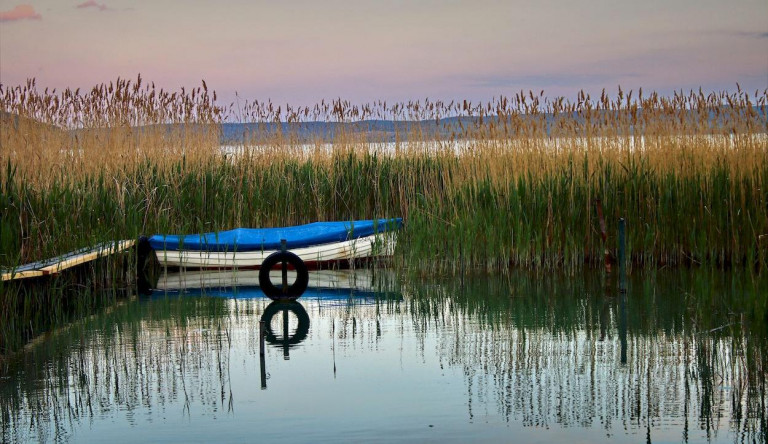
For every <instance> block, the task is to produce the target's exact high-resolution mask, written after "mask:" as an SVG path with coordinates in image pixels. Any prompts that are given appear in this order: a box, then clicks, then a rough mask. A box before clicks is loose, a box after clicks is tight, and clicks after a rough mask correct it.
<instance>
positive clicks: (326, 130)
mask: <svg viewBox="0 0 768 444" xmlns="http://www.w3.org/2000/svg"><path fill="white" fill-rule="evenodd" d="M754 110H755V112H756V114H757V116H758V122H760V123H759V124H760V125H761V126H762V128H761V129H762V131H761V132H763V133H768V118H767V117H766V112H765V111H764V110H760V109H759V108H757V107H755V108H754ZM625 112H626V111H621V113H625ZM604 113H613V114H616V115H615V116H602V117H603V118H605V120H607V121H609V120H611V119H609V118H607V117H614V118H622V117H623V116H621V115H619V114H618V113H620V112H619V111H606V112H604ZM638 113H639V114H640V116H642V110H640V111H638ZM697 115H698V114H697V113H696V112H694V111H690V112H689V115H688V116H687V119H690V120H691V121H694V120H695V119H696V118H697ZM542 117H543V119H544V125H545V126H546V129H545V131H546V133H547V134H550V132H551V129H552V127H553V126H554V125H555V123H556V119H555V117H554V116H553V115H552V114H539V115H536V116H533V115H525V114H520V115H516V116H515V119H516V122H515V123H514V125H509V127H508V128H507V131H508V133H507V134H509V135H514V134H515V131H517V130H519V128H521V127H525V125H526V120H529V121H530V122H531V123H533V121H537V122H539V124H541V119H542ZM559 118H567V119H569V120H571V121H574V122H579V121H581V120H583V117H580V116H579V115H578V114H577V113H573V114H572V115H571V116H568V115H564V114H560V117H559ZM708 119H709V120H710V121H711V123H712V125H713V126H716V127H723V126H724V125H726V122H725V121H724V118H723V117H722V116H720V117H718V116H717V114H716V113H715V112H713V111H710V112H709V116H708ZM20 122H26V123H29V124H31V125H41V126H45V127H47V129H49V130H57V131H65V130H63V129H61V128H59V127H56V126H53V125H50V124H47V123H43V122H39V121H36V120H33V119H30V118H27V117H22V116H19V115H17V114H11V113H8V112H0V123H3V124H8V123H10V124H12V125H13V126H14V127H18V126H19V124H20ZM503 124H504V122H503V121H502V120H501V119H500V118H499V117H497V116H484V117H475V116H462V117H446V118H441V119H439V120H435V119H430V120H411V121H396V120H364V121H358V122H319V121H315V122H264V123H222V124H221V125H220V130H221V132H220V141H221V143H222V144H237V143H243V142H248V141H252V142H258V141H260V140H265V139H270V138H272V137H274V136H275V135H277V134H279V133H281V134H284V135H286V136H288V135H290V137H292V138H294V140H298V141H300V142H301V141H305V142H313V141H317V140H320V141H325V142H330V141H333V140H335V139H337V138H338V137H339V136H340V135H342V134H344V135H346V136H354V135H355V134H361V135H362V134H365V135H367V137H368V138H369V139H372V140H378V141H381V142H394V141H396V140H397V139H398V138H399V139H401V140H402V139H407V138H408V137H409V136H411V135H414V134H417V135H418V138H420V139H448V138H462V137H465V136H466V134H467V132H468V131H467V130H468V129H471V128H482V127H490V126H491V125H494V126H497V127H498V131H497V132H496V134H500V135H501V134H505V133H504V128H503ZM185 126H186V125H185V124H178V123H177V124H156V125H148V126H143V127H137V128H136V129H137V130H138V131H139V133H140V132H141V131H142V130H150V129H151V130H157V129H158V128H165V129H166V130H167V131H169V132H170V131H173V130H179V129H180V128H182V129H183V128H185ZM192 126H194V127H196V128H198V129H199V128H200V127H201V126H202V127H206V130H207V129H211V128H210V127H209V126H208V125H192ZM104 130H105V128H99V129H96V128H94V129H75V130H71V135H77V134H78V133H81V132H91V131H104ZM630 132H634V129H630Z"/></svg>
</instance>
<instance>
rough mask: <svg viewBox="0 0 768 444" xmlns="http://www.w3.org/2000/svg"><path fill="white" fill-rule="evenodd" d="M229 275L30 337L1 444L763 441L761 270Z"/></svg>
mask: <svg viewBox="0 0 768 444" xmlns="http://www.w3.org/2000/svg"><path fill="white" fill-rule="evenodd" d="M227 279H228V277H227V276H226V275H219V276H217V277H216V279H208V278H206V277H204V276H197V275H193V276H192V277H191V278H190V277H188V278H187V279H179V276H165V280H163V279H161V284H160V286H161V287H163V288H164V290H156V291H154V292H153V294H152V295H149V296H140V297H132V298H127V299H124V300H121V301H120V302H119V303H118V304H116V305H114V306H111V307H108V308H106V309H104V310H103V311H101V312H99V313H95V314H93V315H92V316H89V317H87V318H84V319H82V320H80V321H78V322H76V323H73V324H70V325H67V326H65V327H63V328H59V329H57V330H55V331H52V332H50V333H48V334H46V335H44V336H41V337H39V338H37V339H35V340H34V341H32V343H30V344H28V345H27V346H26V347H25V349H24V350H23V351H22V352H20V353H18V354H17V355H15V356H13V357H12V358H11V359H10V362H9V364H8V368H7V371H6V372H5V374H3V375H2V376H1V377H0V402H1V403H2V418H0V421H1V422H0V426H1V427H0V429H1V430H2V435H1V436H2V441H3V442H31V441H41V442H62V441H76V442H85V443H87V442H99V443H101V442H113V443H117V442H206V443H207V442H277V441H280V442H391V441H418V442H467V441H473V442H553V441H557V442H632V443H635V442H753V441H756V442H765V441H766V436H767V435H766V434H767V433H768V425H767V423H766V398H767V396H766V382H767V381H768V375H767V373H766V369H767V368H768V367H766V360H767V359H768V340H767V339H766V337H768V330H766V325H768V322H766V318H765V316H766V315H765V313H766V311H765V307H766V302H765V299H766V296H765V295H766V294H768V285H766V282H765V281H766V279H765V278H757V277H755V276H751V275H750V274H748V273H741V272H739V273H736V272H733V273H721V272H718V271H711V270H693V271H691V270H669V271H658V272H651V273H644V274H641V273H636V274H635V275H633V276H630V279H629V289H628V291H627V294H626V295H625V296H622V295H621V294H620V293H619V292H618V291H617V282H616V276H615V275H606V274H605V273H603V272H601V271H598V272H585V273H584V274H580V275H578V276H567V275H549V274H546V275H544V274H536V273H529V272H510V273H509V274H506V275H496V276H474V277H464V278H455V277H450V278H448V277H446V278H423V277H398V276H395V275H394V274H392V273H391V272H388V271H386V270H353V271H328V272H319V273H317V274H315V275H314V276H313V278H312V280H311V283H310V289H309V290H308V292H307V293H306V294H305V295H304V296H302V297H301V298H300V299H299V300H298V301H297V302H296V303H292V304H280V303H272V302H271V301H270V300H269V299H267V298H265V297H264V296H263V294H261V292H260V291H259V290H258V288H257V287H252V286H248V284H249V282H250V280H249V278H248V276H244V277H243V278H240V279H239V280H238V284H239V285H241V286H239V287H228V286H227ZM191 281H199V282H206V283H207V285H209V287H208V288H207V289H203V290H200V289H194V288H193V289H189V288H188V289H186V290H183V289H180V288H182V287H185V286H186V287H189V285H180V284H179V282H187V283H189V282H191ZM163 282H164V284H163ZM193 287H194V286H193ZM260 321H264V324H263V326H264V331H265V341H264V342H265V348H264V357H263V360H262V358H261V354H260V338H261V324H260Z"/></svg>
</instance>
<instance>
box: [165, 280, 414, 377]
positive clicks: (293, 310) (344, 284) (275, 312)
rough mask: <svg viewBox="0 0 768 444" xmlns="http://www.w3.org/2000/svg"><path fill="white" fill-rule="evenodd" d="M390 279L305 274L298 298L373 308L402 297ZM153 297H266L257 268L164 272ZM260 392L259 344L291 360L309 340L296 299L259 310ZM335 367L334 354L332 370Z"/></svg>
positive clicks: (263, 373) (306, 317)
mask: <svg viewBox="0 0 768 444" xmlns="http://www.w3.org/2000/svg"><path fill="white" fill-rule="evenodd" d="M281 275H282V272H281V271H279V270H273V271H272V272H270V277H271V280H272V281H273V282H276V281H279V280H280V279H281V278H282V276H281ZM295 280H296V272H295V271H292V270H289V271H288V273H287V282H286V283H287V285H292V284H293V282H294V281H295ZM393 282H394V276H393V275H392V273H391V272H389V271H387V270H376V269H371V268H364V269H357V270H354V269H352V270H350V269H343V270H316V271H311V272H310V273H309V285H308V287H307V290H306V291H305V292H304V293H303V294H302V296H301V297H300V300H303V301H311V302H312V303H313V305H316V306H319V307H323V306H334V305H337V306H338V305H346V306H359V305H366V304H376V303H378V302H381V301H383V300H388V301H390V302H391V301H394V300H399V299H402V297H401V296H399V295H398V296H397V297H395V293H394V292H392V291H389V289H391V288H392V283H393ZM153 294H154V297H155V298H158V297H168V296H174V295H183V296H186V297H189V296H206V297H222V298H226V299H234V300H243V299H261V298H266V295H265V294H264V293H263V292H262V291H261V289H260V287H259V270H218V271H211V270H195V271H188V270H184V269H181V270H177V271H172V272H169V271H167V269H166V270H164V272H163V274H162V275H161V276H160V278H159V280H158V282H157V284H156V285H155V292H154V293H153ZM259 325H260V327H259V329H260V336H261V338H260V339H261V345H260V351H259V354H260V359H259V361H260V362H259V364H260V370H261V388H262V389H266V388H267V379H268V374H267V372H266V360H265V350H264V343H265V342H266V343H267V344H269V345H272V346H274V347H279V348H280V349H282V352H283V359H285V360H289V359H290V350H291V349H292V348H294V347H296V346H298V345H299V344H301V343H302V342H303V341H304V340H305V339H306V338H307V336H308V334H309V329H310V319H309V314H308V313H307V311H306V309H305V308H304V306H303V305H302V304H301V302H299V301H298V300H297V301H272V302H271V303H270V304H269V305H268V306H267V307H266V308H265V309H264V311H263V313H262V315H261V318H260V322H259ZM335 368H336V363H335V354H334V371H335Z"/></svg>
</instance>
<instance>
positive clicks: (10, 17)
mask: <svg viewBox="0 0 768 444" xmlns="http://www.w3.org/2000/svg"><path fill="white" fill-rule="evenodd" d="M42 18H43V16H42V15H40V14H38V13H37V11H35V8H33V7H32V6H30V5H18V6H16V7H15V8H13V9H11V10H10V11H3V12H0V22H17V21H19V20H42Z"/></svg>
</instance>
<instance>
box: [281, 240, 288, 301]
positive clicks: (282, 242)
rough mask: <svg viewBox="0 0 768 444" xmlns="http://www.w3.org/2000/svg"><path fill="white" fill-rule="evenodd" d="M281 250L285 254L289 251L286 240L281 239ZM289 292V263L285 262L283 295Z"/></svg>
mask: <svg viewBox="0 0 768 444" xmlns="http://www.w3.org/2000/svg"><path fill="white" fill-rule="evenodd" d="M280 250H281V251H282V252H283V253H285V252H286V251H287V250H288V249H287V247H286V240H285V239H280ZM287 290H288V263H287V262H285V261H283V293H285V292H286V291H287Z"/></svg>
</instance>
